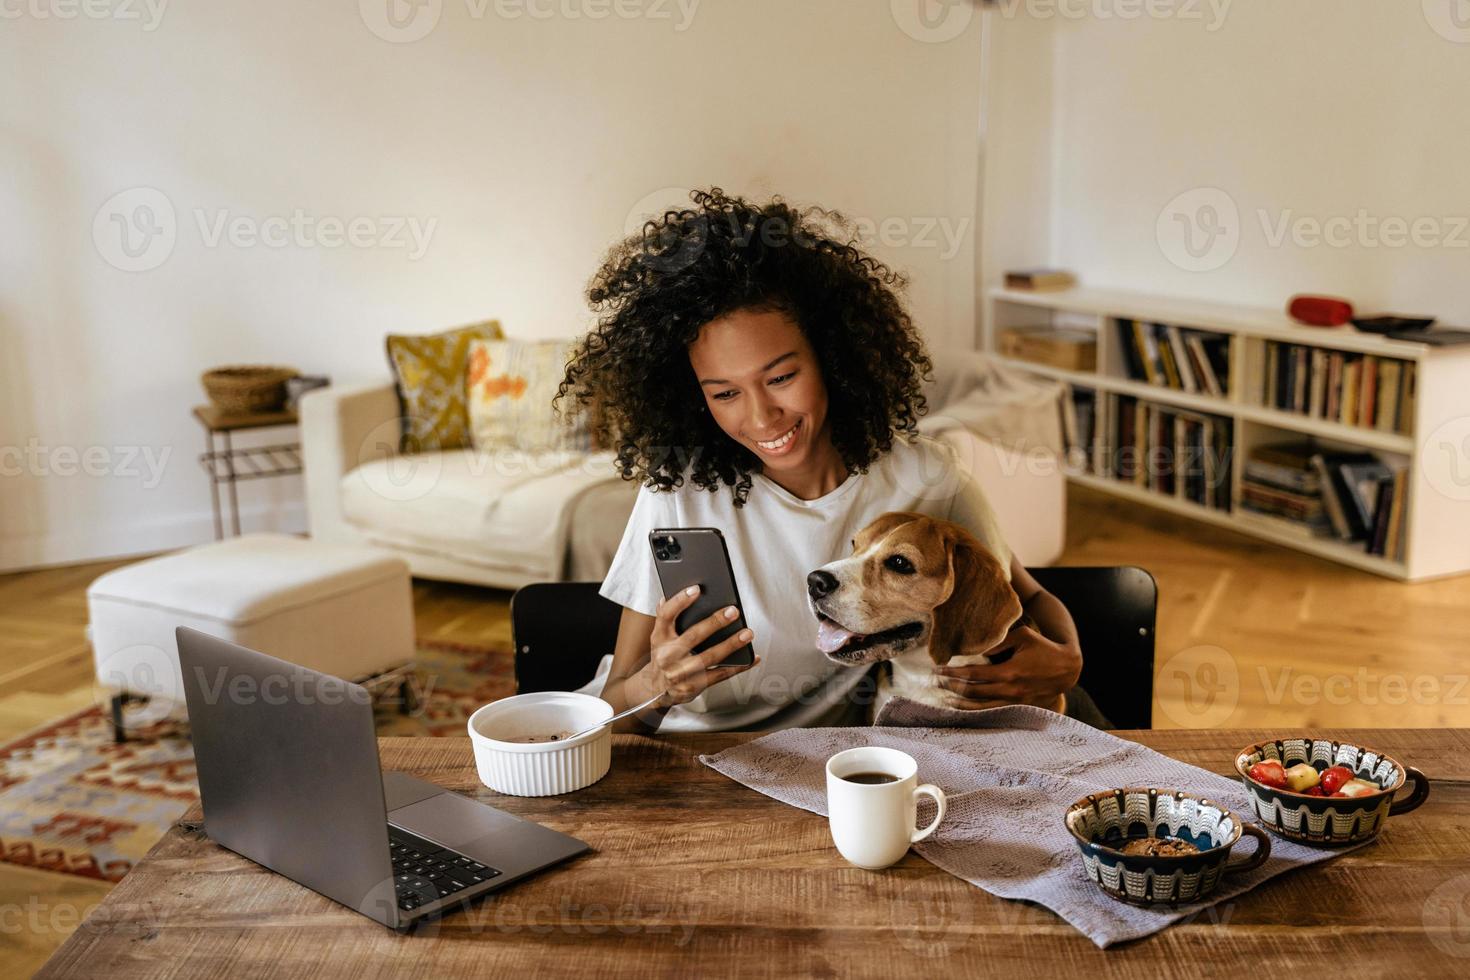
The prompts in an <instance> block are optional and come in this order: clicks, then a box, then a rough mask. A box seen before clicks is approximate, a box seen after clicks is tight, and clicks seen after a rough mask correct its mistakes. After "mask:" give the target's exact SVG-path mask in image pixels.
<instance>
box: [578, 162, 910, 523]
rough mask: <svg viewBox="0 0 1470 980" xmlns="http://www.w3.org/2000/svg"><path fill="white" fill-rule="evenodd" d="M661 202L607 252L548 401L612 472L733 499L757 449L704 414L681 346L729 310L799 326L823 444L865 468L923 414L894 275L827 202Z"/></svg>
mask: <svg viewBox="0 0 1470 980" xmlns="http://www.w3.org/2000/svg"><path fill="white" fill-rule="evenodd" d="M689 196H690V199H691V200H692V201H693V205H694V206H693V207H684V208H679V209H671V210H668V211H665V212H664V214H663V215H662V216H661V217H659V218H656V219H653V220H650V221H648V222H646V223H645V224H644V225H643V227H642V229H641V231H640V232H639V233H637V234H634V235H631V236H629V237H628V238H626V239H625V240H623V241H621V242H619V243H618V244H617V245H615V246H613V247H612V249H611V250H609V252H608V254H607V256H606V258H605V260H604V261H603V264H602V267H601V268H600V269H599V270H598V271H597V273H596V274H595V275H594V276H593V277H592V280H591V282H590V283H589V284H588V287H587V299H588V302H589V303H590V304H591V306H592V309H593V310H594V311H595V312H596V313H597V314H598V322H597V326H596V327H594V328H593V329H592V330H591V331H589V332H588V333H587V334H586V336H584V337H583V338H581V340H579V341H578V343H577V344H576V346H575V347H574V349H573V351H572V355H571V357H570V359H569V361H568V363H567V368H566V376H565V377H564V378H563V379H562V381H561V383H560V385H558V387H557V393H556V397H555V398H554V399H553V401H552V404H553V408H554V409H555V411H556V412H557V414H558V415H561V414H562V413H561V408H560V402H561V400H562V398H563V397H565V396H566V395H567V394H568V393H571V394H572V395H573V397H574V400H575V404H574V406H573V408H572V411H571V412H570V413H568V414H569V415H572V416H575V415H577V414H581V413H583V412H586V414H587V415H588V424H589V427H590V428H591V430H592V432H593V434H594V438H595V440H596V441H597V443H598V444H599V445H602V446H606V447H615V448H616V450H617V467H618V469H619V471H620V472H621V474H622V477H623V479H625V480H627V479H635V478H636V479H639V480H641V481H642V482H643V484H644V485H646V486H649V487H657V488H659V489H664V490H668V489H672V488H674V487H677V486H679V485H680V484H681V483H682V481H683V477H684V476H685V475H686V474H687V476H688V477H689V479H691V480H693V481H694V485H695V486H697V487H699V488H700V489H703V490H709V491H711V492H713V491H714V490H716V489H717V488H718V487H719V486H720V485H722V484H723V485H727V486H730V487H732V488H734V498H735V506H737V507H741V506H743V505H744V503H745V500H746V497H747V496H748V495H749V492H750V487H751V476H750V474H751V473H752V472H759V471H760V470H761V469H762V463H761V460H760V458H759V457H758V456H757V455H756V454H755V453H753V452H751V451H750V450H749V449H748V448H746V447H745V446H742V445H741V444H740V443H738V442H736V441H735V440H734V439H731V438H730V437H729V436H728V435H726V434H725V432H724V431H723V430H721V429H720V427H719V425H718V424H717V423H716V422H715V420H714V418H713V416H712V415H711V414H710V413H709V412H708V411H705V410H704V409H705V407H706V406H705V403H704V396H703V394H702V393H701V392H700V389H699V385H698V384H697V382H696V379H695V376H694V372H693V370H692V369H691V368H690V365H689V355H688V347H689V345H690V344H692V343H693V342H694V341H695V340H696V338H697V337H698V336H699V331H700V328H701V327H703V326H704V325H705V324H707V323H709V322H711V321H712V320H717V319H719V318H720V317H723V316H726V315H728V314H730V313H733V312H736V311H738V310H748V311H752V312H768V311H780V312H783V313H785V314H787V315H788V316H790V317H791V318H792V319H793V320H795V322H796V323H797V325H798V326H799V327H800V328H801V330H802V332H803V333H804V334H805V336H806V338H807V341H808V343H810V344H811V346H812V349H813V351H814V352H815V354H816V357H817V362H818V364H819V365H820V366H821V370H822V378H823V381H824V383H825V384H826V388H827V397H828V405H829V408H828V418H829V419H830V420H831V423H830V424H831V436H832V443H833V446H834V447H835V448H836V450H837V452H838V453H839V454H840V455H841V457H842V461H843V462H844V463H845V464H846V465H847V468H848V470H849V471H852V472H859V473H866V472H867V470H868V467H869V465H870V464H872V463H873V462H874V461H875V460H877V459H878V458H879V457H880V456H881V455H882V454H883V453H886V452H888V451H889V450H890V449H891V448H892V446H893V436H894V435H895V433H903V434H905V436H906V437H907V436H908V435H910V434H912V433H913V432H914V431H915V424H916V422H917V421H918V419H919V418H920V417H921V416H922V415H924V413H925V412H926V411H927V405H926V404H925V399H924V396H923V394H922V392H921V387H922V382H923V381H924V380H925V379H926V378H928V377H930V376H931V372H932V370H933V365H932V363H931V361H930V359H929V355H928V352H927V351H926V349H925V347H924V342H923V340H922V338H921V337H920V336H919V334H918V332H917V330H916V329H915V327H914V324H913V322H912V320H910V318H909V315H908V313H907V312H906V311H905V310H904V307H903V304H902V303H901V302H900V300H899V297H898V292H899V291H901V290H902V289H903V287H904V286H905V285H906V284H907V281H906V279H905V278H904V277H903V276H902V275H901V274H900V273H898V272H895V271H893V270H891V269H889V268H888V267H887V266H885V265H884V264H883V263H882V262H879V261H878V260H876V259H874V258H873V257H871V256H869V255H867V254H866V253H865V252H863V251H862V250H860V249H859V248H858V247H857V245H856V244H855V242H856V240H857V239H856V235H854V234H852V233H851V230H850V229H851V224H850V223H849V222H848V221H847V219H846V218H844V217H843V216H842V215H841V214H840V213H838V212H835V211H830V210H825V209H822V208H817V207H807V208H802V209H797V208H794V207H792V206H791V205H789V204H787V203H786V202H785V201H783V200H782V199H781V198H780V197H773V198H772V199H771V200H770V202H769V203H766V204H753V203H750V202H748V201H746V200H744V199H743V198H740V197H737V196H732V195H727V194H726V193H725V192H724V191H722V190H721V189H720V188H718V187H714V188H711V189H709V190H707V191H693V192H691V194H690V195H689Z"/></svg>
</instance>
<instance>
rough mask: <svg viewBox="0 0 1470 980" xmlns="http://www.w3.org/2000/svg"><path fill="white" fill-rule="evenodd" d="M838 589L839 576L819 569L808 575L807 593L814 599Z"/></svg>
mask: <svg viewBox="0 0 1470 980" xmlns="http://www.w3.org/2000/svg"><path fill="white" fill-rule="evenodd" d="M835 591H837V576H836V575H833V574H832V573H831V572H824V571H822V570H821V569H818V570H817V571H815V572H812V573H811V574H810V575H808V576H807V577H806V594H807V595H809V596H811V597H812V598H813V599H820V598H822V596H824V595H827V594H829V593H831V592H835Z"/></svg>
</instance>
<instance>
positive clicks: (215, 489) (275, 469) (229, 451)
mask: <svg viewBox="0 0 1470 980" xmlns="http://www.w3.org/2000/svg"><path fill="white" fill-rule="evenodd" d="M194 417H195V418H196V419H198V420H199V424H200V425H202V426H204V438H205V445H206V446H207V447H208V450H207V451H206V452H204V453H201V454H200V456H199V465H200V466H202V467H203V468H204V472H206V473H208V474H209V496H210V500H211V502H212V503H213V505H214V537H215V540H216V541H218V540H221V539H223V538H224V536H225V530H224V520H223V517H222V515H221V513H220V494H219V488H220V484H222V483H223V484H227V485H228V486H229V488H230V526H231V527H232V528H233V529H234V533H235V534H236V535H237V536H238V535H239V533H240V499H239V495H238V493H237V492H236V490H235V484H236V483H237V482H239V481H240V480H261V479H265V478H267V477H272V476H294V475H295V474H297V473H300V472H301V443H300V442H291V443H281V444H279V445H273V446H250V447H248V448H244V449H236V448H235V447H234V446H233V445H232V444H231V441H230V434H231V433H233V432H239V431H240V430H242V429H269V428H273V427H276V426H294V425H296V412H295V410H293V409H282V410H281V411H279V412H252V413H250V414H247V415H230V414H227V413H225V412H222V411H220V410H219V409H218V408H216V407H215V406H213V405H196V406H195V407H194ZM216 435H219V436H220V437H221V438H222V441H223V446H224V448H223V449H217V448H216V447H215V441H214V437H215V436H216Z"/></svg>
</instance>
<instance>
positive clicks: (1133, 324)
mask: <svg viewBox="0 0 1470 980" xmlns="http://www.w3.org/2000/svg"><path fill="white" fill-rule="evenodd" d="M1116 322H1117V324H1118V341H1119V347H1120V348H1121V349H1122V351H1123V362H1124V365H1125V367H1126V368H1127V371H1128V377H1129V378H1131V379H1132V380H1134V381H1146V382H1148V383H1149V384H1151V385H1162V386H1163V387H1166V388H1175V389H1177V390H1179V391H1187V392H1190V393H1192V394H1199V395H1213V396H1215V397H1216V398H1223V397H1225V395H1226V394H1228V392H1229V386H1230V337H1229V336H1227V335H1226V334H1219V333H1206V332H1205V331H1203V330H1186V329H1184V328H1181V327H1176V326H1173V325H1172V324H1168V325H1166V324H1162V323H1140V322H1139V321H1137V320H1118V321H1116Z"/></svg>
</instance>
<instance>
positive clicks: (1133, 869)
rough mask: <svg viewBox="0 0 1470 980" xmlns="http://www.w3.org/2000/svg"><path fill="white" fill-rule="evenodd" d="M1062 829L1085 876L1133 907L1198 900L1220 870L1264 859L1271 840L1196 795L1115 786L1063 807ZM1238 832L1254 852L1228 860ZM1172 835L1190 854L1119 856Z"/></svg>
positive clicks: (1251, 865)
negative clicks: (1138, 843)
mask: <svg viewBox="0 0 1470 980" xmlns="http://www.w3.org/2000/svg"><path fill="white" fill-rule="evenodd" d="M1066 823H1067V830H1069V831H1071V833H1072V836H1073V837H1075V838H1077V845H1078V847H1080V848H1081V849H1082V866H1083V868H1084V869H1085V870H1086V871H1087V877H1089V878H1091V879H1092V880H1093V881H1095V882H1097V884H1098V887H1099V888H1101V889H1102V890H1103V891H1105V892H1107V893H1108V894H1109V895H1111V896H1113V897H1114V898H1116V899H1121V900H1122V901H1125V902H1130V903H1132V904H1134V905H1178V904H1181V903H1187V902H1194V901H1198V900H1199V899H1201V898H1204V897H1205V896H1206V895H1208V894H1209V893H1210V892H1211V891H1213V890H1214V888H1215V886H1216V885H1218V884H1219V883H1220V879H1221V878H1223V877H1224V876H1225V872H1227V871H1250V870H1251V869H1252V868H1259V867H1260V866H1261V865H1262V864H1264V863H1265V862H1266V858H1268V857H1270V856H1271V840H1270V838H1268V837H1267V836H1266V835H1265V834H1263V833H1262V832H1261V831H1260V830H1259V829H1258V828H1256V827H1255V826H1254V825H1252V824H1242V823H1241V822H1240V820H1239V819H1238V818H1237V817H1236V816H1235V814H1234V813H1231V812H1230V811H1229V810H1227V809H1225V808H1224V807H1223V806H1220V805H1219V804H1218V803H1212V802H1210V801H1209V800H1206V799H1203V798H1201V797H1198V796H1191V795H1190V794H1188V793H1180V792H1176V791H1174V790H1168V789H1146V788H1135V789H1115V790H1110V791H1108V792H1106V793H1093V794H1092V795H1091V796H1084V797H1083V798H1082V799H1080V800H1078V801H1077V802H1076V803H1073V804H1072V805H1071V806H1070V807H1068V808H1067V816H1066ZM1242 833H1245V834H1247V835H1249V836H1251V837H1254V838H1255V839H1256V849H1255V853H1254V854H1251V855H1250V856H1249V857H1246V858H1243V859H1242V860H1239V861H1230V860H1229V858H1230V848H1232V847H1234V846H1235V843H1236V841H1238V840H1240V835H1241V834H1242ZM1163 837H1172V838H1175V839H1176V840H1181V841H1184V842H1186V843H1189V844H1192V845H1194V846H1195V847H1196V848H1198V849H1199V852H1198V853H1197V854H1185V855H1158V856H1146V855H1142V854H1125V853H1123V848H1124V847H1125V846H1127V844H1128V843H1129V842H1130V841H1134V840H1138V839H1143V838H1163Z"/></svg>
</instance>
